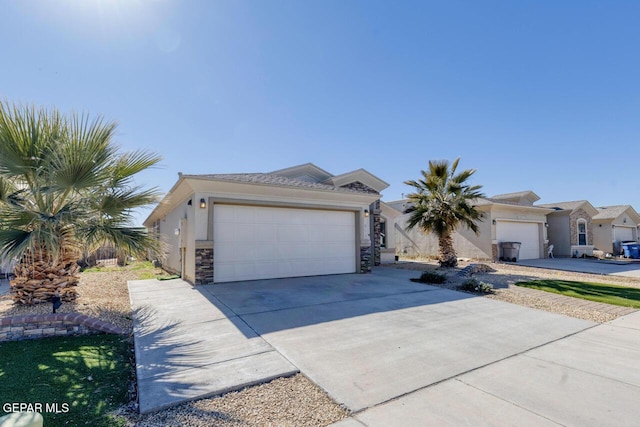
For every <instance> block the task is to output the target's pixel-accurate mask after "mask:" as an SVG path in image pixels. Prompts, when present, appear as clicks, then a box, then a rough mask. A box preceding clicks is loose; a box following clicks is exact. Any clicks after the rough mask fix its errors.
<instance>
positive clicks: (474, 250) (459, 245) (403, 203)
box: [388, 191, 553, 260]
mask: <svg viewBox="0 0 640 427" xmlns="http://www.w3.org/2000/svg"><path fill="white" fill-rule="evenodd" d="M538 200H540V197H538V195H536V194H535V193H534V192H533V191H521V192H517V193H508V194H498V195H495V196H493V197H487V198H481V199H478V200H476V201H475V205H476V206H477V208H478V209H479V210H480V211H482V212H483V214H484V217H483V219H482V221H481V222H479V223H478V227H479V233H478V235H476V234H475V233H474V232H472V231H471V230H468V229H467V228H465V227H462V228H460V229H459V230H457V231H456V232H455V233H454V234H453V236H452V237H453V244H454V248H455V250H456V253H457V254H458V256H459V257H461V258H476V259H489V260H498V259H499V258H500V257H501V256H502V254H501V253H500V243H501V242H521V243H522V245H521V247H520V259H537V258H545V257H546V255H547V245H548V240H547V227H546V225H547V217H546V216H547V214H548V213H550V212H553V210H551V209H548V208H543V207H539V206H534V205H533V204H534V203H535V202H536V201H538ZM407 203H408V201H407V200H397V201H393V202H389V203H388V205H389V206H390V207H393V208H395V209H398V210H399V211H401V212H404V210H405V209H406V207H407ZM408 217H409V214H404V213H403V214H401V215H399V216H398V217H397V219H396V224H395V228H396V244H395V246H396V250H397V251H398V252H399V253H400V254H401V255H408V256H424V257H428V256H436V255H437V254H438V239H437V237H436V236H435V235H433V234H429V235H427V234H425V233H423V232H422V231H420V230H419V229H418V228H414V229H413V230H411V231H406V224H407V220H408Z"/></svg>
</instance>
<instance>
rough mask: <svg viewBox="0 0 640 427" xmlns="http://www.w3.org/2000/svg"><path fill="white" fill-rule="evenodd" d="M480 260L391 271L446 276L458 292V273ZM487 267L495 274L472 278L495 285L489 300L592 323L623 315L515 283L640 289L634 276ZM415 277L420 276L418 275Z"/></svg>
mask: <svg viewBox="0 0 640 427" xmlns="http://www.w3.org/2000/svg"><path fill="white" fill-rule="evenodd" d="M472 263H478V261H461V262H459V265H458V268H455V269H454V268H440V267H438V264H437V262H435V261H430V260H426V261H415V260H414V261H408V260H407V261H402V262H400V263H398V264H394V265H390V267H392V268H401V269H407V270H416V271H427V270H428V271H436V272H438V273H441V274H444V275H446V276H447V282H446V283H444V284H441V285H434V286H440V287H445V288H448V289H456V288H457V287H458V286H460V285H461V284H462V283H463V282H464V281H465V280H466V279H468V278H467V277H457V274H458V272H459V271H460V270H461V269H462V268H464V267H466V266H467V265H469V264H472ZM485 264H486V265H488V266H490V267H491V268H492V269H494V270H495V271H494V272H491V273H485V274H474V275H473V276H472V277H474V278H476V279H478V280H479V281H482V282H485V283H489V284H492V285H493V286H494V289H495V293H493V294H489V295H486V298H491V299H496V300H500V301H506V302H510V303H513V304H518V305H523V306H526V307H531V308H536V309H539V310H545V311H549V312H552V313H558V314H564V315H566V316H571V317H576V318H578V319H584V320H591V321H593V322H600V323H603V322H608V321H611V320H613V319H615V318H617V317H619V316H620V314H616V313H612V312H610V311H609V307H611V308H613V310H614V311H615V310H616V309H615V306H608V305H606V308H605V309H603V310H598V309H594V308H593V306H591V307H587V308H580V307H578V305H580V304H579V303H582V302H583V300H580V299H573V298H557V297H555V295H554V294H549V293H547V292H543V291H538V290H535V289H523V288H521V287H519V286H515V283H516V282H522V281H529V280H535V279H562V280H579V281H586V282H595V283H605V284H611V285H618V286H627V287H633V288H640V280H639V279H634V278H631V277H621V276H605V275H601V274H587V273H575V272H571V271H560V270H545V269H542V268H535V267H526V266H522V265H518V264H506V263H492V262H486V263H485ZM416 277H419V276H418V274H416Z"/></svg>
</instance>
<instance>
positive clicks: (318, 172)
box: [269, 163, 333, 182]
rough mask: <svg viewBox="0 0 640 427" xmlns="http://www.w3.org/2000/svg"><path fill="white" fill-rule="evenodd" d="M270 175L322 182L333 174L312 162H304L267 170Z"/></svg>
mask: <svg viewBox="0 0 640 427" xmlns="http://www.w3.org/2000/svg"><path fill="white" fill-rule="evenodd" d="M269 173H270V174H271V175H281V176H286V177H288V178H294V179H299V180H302V181H312V182H322V181H324V180H326V179H327V178H330V177H332V176H333V174H331V173H329V172H327V171H326V170H324V169H322V168H319V167H318V166H316V165H314V164H313V163H304V164H302V165H297V166H291V167H288V168H284V169H279V170H277V171H273V172H269Z"/></svg>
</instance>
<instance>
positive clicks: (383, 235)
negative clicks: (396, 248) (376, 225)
mask: <svg viewBox="0 0 640 427" xmlns="http://www.w3.org/2000/svg"><path fill="white" fill-rule="evenodd" d="M380 247H381V248H386V247H387V223H386V222H384V221H382V222H381V223H380Z"/></svg>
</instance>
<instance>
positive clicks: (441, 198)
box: [405, 158, 484, 267]
mask: <svg viewBox="0 0 640 427" xmlns="http://www.w3.org/2000/svg"><path fill="white" fill-rule="evenodd" d="M459 161H460V158H457V159H456V160H455V161H454V162H453V163H452V164H451V168H449V162H448V161H447V160H441V161H429V170H428V171H424V170H423V171H421V173H422V176H423V179H420V180H418V181H413V180H412V181H405V184H407V185H410V186H412V187H414V188H415V190H416V192H415V193H411V194H409V195H408V199H409V201H410V202H411V206H410V207H409V208H408V209H407V210H406V211H405V213H410V214H411V215H410V216H409V220H408V222H407V227H406V228H407V230H411V229H413V228H414V227H416V226H418V227H419V228H420V229H421V230H422V231H423V232H425V233H435V234H436V236H438V246H439V249H440V251H439V252H440V253H439V254H438V261H439V262H440V265H441V266H443V267H455V266H457V265H458V258H457V255H456V251H455V249H454V247H453V239H452V237H451V235H452V233H453V232H454V231H455V230H456V229H457V228H458V227H459V226H460V225H464V226H466V227H468V228H469V229H470V230H472V231H473V232H475V233H476V234H478V226H477V224H476V222H477V221H480V220H482V216H483V213H482V212H481V211H479V210H477V209H476V207H475V206H474V205H473V201H474V199H477V198H479V197H484V195H483V194H482V193H481V192H480V189H481V188H482V186H480V185H475V186H470V185H468V184H466V182H467V180H468V179H469V178H470V177H471V175H473V174H474V173H475V169H467V170H464V171H462V172H460V173H459V174H457V175H456V169H457V168H458V162H459Z"/></svg>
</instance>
